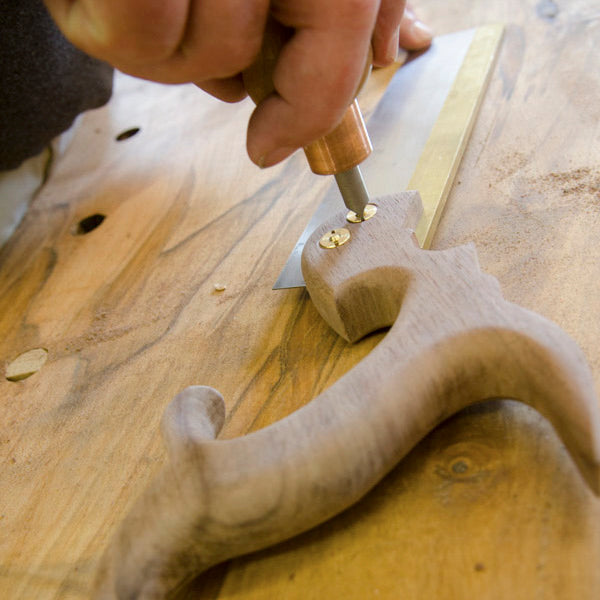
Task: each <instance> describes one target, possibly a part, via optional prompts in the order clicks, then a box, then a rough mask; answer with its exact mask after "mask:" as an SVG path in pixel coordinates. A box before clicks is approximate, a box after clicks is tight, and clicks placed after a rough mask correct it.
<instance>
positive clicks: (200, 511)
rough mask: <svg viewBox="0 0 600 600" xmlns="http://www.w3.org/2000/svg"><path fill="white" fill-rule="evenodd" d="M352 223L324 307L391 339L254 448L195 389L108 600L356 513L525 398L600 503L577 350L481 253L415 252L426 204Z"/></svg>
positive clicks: (355, 329)
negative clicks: (462, 413)
mask: <svg viewBox="0 0 600 600" xmlns="http://www.w3.org/2000/svg"><path fill="white" fill-rule="evenodd" d="M375 203H376V204H377V205H378V213H377V215H376V216H375V217H374V218H372V219H370V220H369V221H365V222H364V223H362V224H360V225H356V226H353V225H347V226H348V228H349V229H350V230H351V236H352V237H351V239H350V241H349V242H348V243H347V244H345V245H343V246H339V247H337V248H334V249H330V250H326V249H323V248H321V247H320V246H319V245H318V240H319V238H320V236H321V235H323V234H324V233H325V232H327V231H328V230H331V229H333V228H334V227H336V226H339V225H342V223H343V222H344V221H343V219H344V217H343V215H339V216H338V217H337V218H336V219H333V220H332V221H330V222H328V223H326V224H324V225H323V226H322V227H321V228H320V229H319V230H318V231H316V232H315V233H314V234H313V236H312V237H311V239H310V240H309V241H308V243H307V245H306V247H305V250H304V254H303V269H304V276H305V279H306V283H307V286H308V288H309V292H310V295H311V298H312V300H313V301H314V303H315V305H316V306H317V308H318V309H319V311H320V313H321V314H322V315H323V317H324V318H325V319H326V320H327V321H328V322H329V324H330V325H332V327H334V329H335V330H336V331H337V332H338V333H339V334H340V335H342V336H344V337H345V338H347V339H349V340H356V339H358V338H360V337H361V336H363V335H365V334H367V333H369V332H370V331H373V330H375V329H379V328H381V327H384V326H388V325H392V324H393V325H392V328H391V329H390V331H389V333H388V334H387V336H386V337H385V338H384V339H383V340H382V341H381V342H380V344H379V345H378V346H377V347H376V348H375V349H374V350H373V351H372V352H371V353H370V354H369V355H368V356H367V357H366V358H365V359H363V360H362V361H361V362H360V363H359V364H358V365H356V366H355V367H354V368H353V369H352V370H350V371H349V372H348V373H346V374H345V375H344V376H343V377H342V378H341V379H340V380H338V381H337V382H336V383H335V384H334V385H333V386H332V387H331V388H329V389H328V390H326V391H324V392H323V393H322V394H320V395H319V396H318V397H317V398H315V399H314V400H313V401H312V402H311V403H310V404H308V405H307V406H305V407H303V408H302V409H300V410H298V411H297V412H295V413H293V414H292V415H290V416H289V417H287V418H285V419H283V420H281V421H279V422H277V423H275V424H273V425H271V426H269V427H266V428H265V429H262V430H260V431H257V432H254V433H251V434H249V435H246V436H244V437H241V438H237V439H233V440H227V441H216V440H214V437H215V436H216V435H217V433H218V431H219V429H220V427H221V424H222V422H223V417H224V405H223V401H222V398H221V396H220V395H219V393H218V392H216V391H215V390H213V389H211V388H206V387H191V388H187V389H186V390H184V391H183V392H182V393H180V394H179V395H178V396H177V397H176V398H175V399H174V400H173V402H172V403H171V404H170V405H169V407H168V408H167V410H166V412H165V415H164V419H163V433H164V437H165V440H166V443H167V447H168V451H169V457H170V458H169V460H168V462H167V464H165V466H164V467H163V469H162V471H161V472H160V474H159V475H158V476H157V478H156V479H155V481H154V482H153V484H152V485H151V486H150V487H149V488H148V489H147V490H146V491H145V492H144V494H143V495H142V496H141V497H140V498H139V500H138V501H137V503H136V504H135V506H134V508H133V509H132V511H131V512H130V514H129V515H128V516H127V517H126V519H125V520H124V522H123V524H122V526H121V528H120V530H119V532H118V534H117V535H116V537H115V538H114V540H113V542H112V544H111V545H110V547H109V548H108V550H107V551H106V553H105V555H104V557H103V561H102V565H101V569H100V571H99V576H98V580H97V590H96V597H97V598H106V599H109V598H163V597H165V596H166V595H167V594H168V593H169V592H170V591H171V590H173V589H175V588H176V587H177V586H178V585H180V584H181V583H182V582H183V581H185V580H187V579H189V578H190V577H192V576H194V575H197V574H198V573H199V572H201V571H202V570H204V569H206V568H208V567H210V566H211V565H213V564H215V563H218V562H220V561H223V560H225V559H228V558H231V557H233V556H236V555H239V554H244V553H247V552H251V551H254V550H258V549H260V548H264V547H266V546H269V545H271V544H274V543H276V542H279V541H281V540H284V539H286V538H289V537H291V536H294V535H296V534H299V533H301V532H303V531H305V530H307V529H309V528H311V527H313V526H315V525H317V524H318V523H321V522H323V521H325V520H326V519H329V518H330V517H332V516H334V515H335V514H337V513H339V512H341V511H342V510H344V509H345V508H347V507H349V506H350V505H351V504H353V503H354V502H356V501H357V500H359V499H360V498H361V497H362V496H363V495H364V494H366V493H367V492H368V491H369V490H370V489H371V488H372V487H373V486H374V485H375V484H376V483H377V482H378V481H379V480H380V479H381V478H382V477H383V476H384V475H385V474H386V473H387V472H388V471H389V470H390V469H391V468H392V467H393V466H394V465H396V463H397V462H398V461H399V460H400V459H401V458H402V457H403V456H405V455H406V454H407V453H408V452H409V451H410V450H411V449H412V448H413V447H414V446H415V445H416V444H417V443H418V442H419V440H421V439H422V438H423V437H424V436H426V435H427V434H428V433H429V432H430V431H431V430H432V429H434V428H435V427H436V426H437V425H438V424H439V423H440V422H441V421H443V420H445V419H446V418H448V417H449V416H451V415H452V414H454V413H456V412H457V411H459V410H461V409H462V408H464V407H466V406H469V405H471V404H474V403H477V402H480V401H482V400H486V399H490V398H512V399H515V400H520V401H522V402H525V403H527V404H529V405H530V406H532V407H534V408H535V409H537V410H538V411H539V412H540V413H542V414H543V415H545V416H546V417H547V418H548V419H549V420H550V421H551V422H552V424H553V425H554V427H555V429H556V431H557V432H558V434H559V435H560V437H561V438H562V440H563V442H564V443H565V445H566V447H567V449H568V451H569V453H570V454H571V456H572V458H573V460H574V461H575V463H576V464H577V466H578V468H579V470H580V472H581V474H582V476H583V478H584V479H585V481H586V482H587V483H588V485H589V486H590V487H591V489H592V490H593V491H594V493H595V494H597V495H598V494H600V414H599V407H598V403H597V399H596V396H595V393H594V383H593V379H592V375H591V372H590V370H589V368H588V367H587V364H586V361H585V359H584V357H583V355H582V353H581V352H580V350H579V349H578V348H577V346H576V345H575V343H574V342H573V341H572V340H571V339H570V338H569V337H568V336H567V334H566V333H564V332H563V331H562V330H561V329H560V328H559V327H557V326H556V325H554V324H553V323H551V322H549V321H547V320H545V319H544V318H542V317H541V316H539V315H537V314H535V313H532V312H530V311H527V310H525V309H523V308H520V307H518V306H516V305H514V304H511V303H509V302H507V301H505V300H504V299H503V298H502V295H501V293H500V289H499V285H498V282H497V281H496V280H495V279H494V278H492V277H490V276H488V275H486V274H484V273H482V272H481V271H480V269H479V265H478V261H477V256H476V252H475V249H474V247H473V246H472V245H469V246H461V247H458V248H453V249H450V250H445V251H441V252H431V251H425V250H421V249H419V248H418V246H417V245H416V244H415V243H414V242H413V236H412V231H411V228H414V226H415V224H416V222H417V219H418V216H419V213H420V211H421V205H420V198H419V196H418V194H417V193H416V192H404V193H401V194H396V195H394V196H387V197H384V198H378V199H376V200H375Z"/></svg>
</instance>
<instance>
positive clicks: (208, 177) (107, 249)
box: [0, 0, 600, 600]
mask: <svg viewBox="0 0 600 600" xmlns="http://www.w3.org/2000/svg"><path fill="white" fill-rule="evenodd" d="M542 4H547V3H540V2H538V0H528V1H526V2H517V1H516V0H507V1H502V2H500V1H493V2H477V3H473V2H466V0H459V1H457V2H453V3H447V2H441V1H440V0H421V1H420V2H419V4H418V9H419V12H420V14H421V15H422V17H423V18H424V19H426V20H428V21H429V22H430V23H431V24H432V26H433V27H434V28H435V30H436V31H437V32H438V33H444V32H448V31H453V30H458V29H463V28H467V27H472V26H475V25H479V24H483V23H488V22H503V23H506V24H507V30H506V34H505V40H504V43H503V46H502V51H501V54H500V57H499V61H498V67H497V69H498V70H497V73H496V74H495V75H494V77H493V78H492V80H491V83H490V88H489V91H488V93H487V95H486V98H485V100H484V102H483V105H482V107H481V112H480V115H479V117H478V120H477V123H476V125H475V127H474V129H473V136H472V138H471V142H470V144H469V146H468V147H467V149H466V152H465V155H464V158H463V162H462V166H461V168H460V169H459V172H458V183H457V184H456V185H455V186H454V188H453V189H452V191H451V192H450V195H449V197H448V202H447V206H446V213H445V216H444V217H443V218H442V220H441V222H440V225H439V229H438V233H437V238H436V239H434V242H433V247H434V248H448V247H452V246H456V245H459V244H462V243H466V242H469V241H475V242H476V245H477V249H478V255H479V259H480V262H481V264H482V268H483V270H484V271H486V272H488V273H490V274H492V275H494V276H495V277H497V278H498V279H499V281H500V283H501V286H502V289H503V292H504V295H505V297H506V298H507V300H509V301H511V302H515V303H517V304H520V305H522V306H524V307H526V308H530V309H532V310H534V311H536V312H538V313H540V314H542V315H544V316H545V317H548V318H550V319H551V320H553V321H555V322H556V323H558V324H559V325H560V326H561V327H562V328H563V329H565V330H566V331H567V332H569V333H570V334H571V336H572V337H573V338H574V339H575V340H576V341H577V343H578V344H579V345H580V346H581V347H582V349H583V351H584V353H585V355H586V356H587V358H588V360H589V362H590V364H591V366H592V371H593V375H594V380H595V382H596V387H597V388H598V387H599V386H598V382H599V381H600V375H599V374H600V348H599V347H598V344H597V340H598V337H599V331H598V327H599V325H598V323H599V322H598V318H597V315H598V314H599V313H600V293H599V290H598V282H599V281H600V263H599V262H598V260H597V256H596V252H595V248H597V247H599V246H600V220H599V219H598V197H597V193H598V192H597V187H598V183H597V182H598V178H599V177H600V174H599V173H598V168H597V165H598V164H600V145H599V144H598V129H597V123H598V122H599V120H600V115H599V114H598V103H597V98H598V96H599V92H600V80H599V78H598V73H599V72H600V64H599V60H600V58H599V56H598V52H597V47H598V44H599V43H600V42H599V40H600V37H599V36H600V29H599V27H600V22H599V21H598V11H597V7H596V5H595V3H594V2H592V1H590V0H573V1H571V2H569V3H566V2H556V3H555V6H556V11H557V13H556V14H555V16H553V17H550V16H548V14H549V12H552V11H549V10H547V9H546V10H542V8H543V7H542ZM361 106H362V108H363V111H364V112H368V110H369V107H368V106H367V105H365V103H364V101H361ZM251 110H252V106H251V104H250V103H243V104H241V105H233V106H229V105H224V104H220V103H218V102H216V101H212V100H210V99H209V98H206V97H205V96H203V95H202V94H201V93H200V92H198V91H197V90H194V89H193V88H184V87H173V88H163V87H161V86H156V87H155V86H152V85H151V84H147V83H143V82H130V83H128V84H127V86H126V87H124V85H123V80H119V82H118V87H117V93H116V95H115V98H114V101H113V102H112V103H111V106H110V107H108V108H106V109H102V110H99V111H94V112H92V113H89V114H87V115H85V116H84V118H83V119H81V121H80V123H79V126H78V128H77V130H76V133H75V135H74V138H73V140H72V142H71V145H70V146H68V147H67V148H66V149H65V151H64V153H62V154H61V155H60V156H59V158H58V159H57V162H56V164H55V168H54V170H53V173H52V175H51V179H50V181H49V184H48V185H47V187H46V189H45V190H44V191H43V192H42V193H41V194H40V195H39V196H38V197H37V199H36V201H35V203H34V205H33V207H32V209H31V211H30V213H29V214H28V216H27V217H26V220H25V222H24V223H23V224H22V226H21V228H20V229H19V230H18V232H17V234H16V236H15V237H14V238H13V240H12V241H11V242H10V243H9V245H8V246H6V247H5V248H4V249H3V250H2V252H1V253H0V331H1V335H0V358H1V360H2V362H3V363H4V364H8V363H10V362H11V361H12V360H13V359H14V358H16V357H17V356H18V355H19V354H21V353H22V352H24V351H27V350H30V349H32V348H40V347H43V348H47V349H48V351H49V354H48V356H49V357H48V361H47V362H46V364H45V365H44V366H43V367H42V369H41V370H40V371H39V372H38V373H36V374H35V375H32V376H31V377H29V378H28V379H25V380H23V381H20V382H9V381H6V380H5V379H4V378H2V380H1V381H0V411H1V418H0V423H1V425H0V460H1V462H2V469H1V470H0V490H2V493H1V494H0V557H1V558H0V595H1V596H2V597H6V598H25V599H29V598H40V599H43V598H61V599H62V598H68V599H71V598H87V597H89V595H90V589H91V584H92V580H93V577H94V573H95V570H96V568H97V565H98V561H99V559H100V556H101V554H102V552H103V550H104V548H105V547H106V544H107V542H108V539H109V538H110V536H111V535H112V534H113V533H114V531H116V527H117V525H118V523H119V522H120V521H121V519H122V517H123V516H124V515H125V514H126V513H127V511H128V510H129V508H130V507H131V505H132V503H133V501H134V499H135V498H137V497H138V495H139V494H140V492H141V491H142V490H143V489H145V488H146V486H147V484H148V482H149V481H150V480H151V479H152V478H153V477H154V475H155V474H156V473H157V472H158V471H159V470H160V468H161V465H162V464H163V462H164V450H163V448H162V444H161V442H160V439H159V433H158V425H159V421H160V416H161V415H162V413H163V411H164V408H165V406H166V405H167V403H168V402H169V401H170V400H171V398H173V397H174V395H175V394H176V393H177V392H178V391H180V390H182V389H184V388H185V387H186V386H188V385H191V384H206V385H210V386H213V387H215V388H217V389H219V390H220V391H221V392H222V393H223V395H224V398H225V403H226V408H227V414H226V419H225V424H224V428H223V431H222V434H221V438H222V439H229V438H231V437H234V436H236V435H239V434H243V433H246V432H247V431H249V430H256V429H260V428H261V427H264V426H266V425H269V424H270V423H273V422H276V421H278V420H279V419H281V418H283V417H285V416H286V415H288V414H290V413H291V412H293V411H294V410H296V409H297V408H299V407H300V406H302V405H304V404H306V403H307V402H308V401H309V400H310V399H312V398H313V397H314V396H316V395H317V394H318V393H320V392H321V391H323V390H324V389H326V388H327V387H328V386H330V385H331V384H332V383H333V382H334V381H336V380H337V379H339V377H340V376H341V375H343V374H344V373H345V372H347V371H348V370H349V369H350V368H351V367H352V366H353V365H355V364H356V363H357V362H358V361H359V360H360V359H361V358H362V357H364V356H366V355H367V354H368V352H369V351H370V350H371V349H372V348H373V347H375V346H376V345H377V343H378V342H379V341H380V340H381V339H382V335H381V334H378V335H374V336H370V337H368V338H366V339H365V340H364V341H362V342H359V343H358V344H357V345H354V346H350V345H348V344H347V343H346V342H344V341H343V340H342V339H341V338H339V336H337V335H336V334H334V333H333V332H332V331H331V330H330V329H329V328H328V326H327V325H326V324H325V323H324V321H322V319H320V317H319V316H318V313H317V312H316V309H315V308H314V306H313V305H312V304H311V302H309V301H308V299H307V295H306V292H303V291H296V290H288V291H280V292H277V293H275V292H272V291H271V289H270V288H271V285H272V283H273V281H274V280H275V278H276V276H277V274H278V273H279V271H280V268H281V267H282V266H283V263H284V261H285V259H286V257H287V256H288V254H289V252H290V250H291V248H292V247H293V245H294V243H295V241H296V239H297V238H298V236H299V235H300V233H301V232H302V230H303V229H304V226H305V224H306V222H307V221H308V219H309V218H310V215H311V214H312V212H313V211H314V208H315V207H316V206H317V204H318V202H319V200H320V199H321V197H322V196H323V195H324V193H325V187H326V186H327V185H328V182H327V181H326V180H324V179H322V178H318V177H315V176H312V175H311V174H310V173H308V169H306V167H305V164H304V157H303V156H294V157H292V159H291V160H289V161H287V162H286V163H285V164H283V165H280V166H278V167H276V168H274V169H272V170H269V171H266V172H263V171H259V170H257V169H255V168H254V167H253V166H252V165H251V164H250V161H249V160H248V159H247V158H246V155H245V149H244V129H245V123H246V120H247V118H248V115H249V114H250V111H251ZM132 126H140V127H141V131H140V133H138V134H137V135H136V136H134V137H132V138H130V139H128V140H125V141H123V142H118V143H117V142H115V139H114V138H115V136H116V135H118V134H119V133H121V132H122V131H124V130H126V129H128V128H130V127H132ZM565 190H566V191H565ZM594 190H595V191H594ZM95 213H102V214H105V215H106V219H105V221H104V222H103V223H102V225H101V226H100V227H98V228H97V229H95V230H94V231H92V232H90V233H88V234H86V235H83V236H75V235H73V234H72V233H71V231H72V230H73V228H74V227H76V225H77V223H78V222H79V221H80V220H81V219H82V218H85V217H87V216H89V215H91V214H95ZM216 282H220V283H224V284H226V285H227V289H226V290H225V291H224V292H221V293H217V292H215V291H214V287H213V286H214V283H216ZM599 523H600V506H599V504H598V502H597V500H596V499H595V498H594V497H593V495H592V494H590V493H589V492H588V491H587V489H586V487H585V486H584V484H583V483H582V481H581V480H580V478H579V475H578V473H577V471H576V469H575V467H574V465H573V463H572V461H571V459H570V458H569V456H568V455H567V454H566V452H565V450H564V448H563V446H562V443H561V441H560V439H559V438H558V437H557V436H556V435H555V434H554V433H553V431H552V429H551V428H550V427H549V425H548V423H547V422H546V421H545V420H544V419H543V418H541V417H538V415H537V413H536V412H534V411H533V410H531V409H530V408H528V407H525V406H522V405H520V404H516V403H511V402H508V401H495V402H491V403H486V404H484V405H482V406H481V407H479V408H476V409H471V410H469V411H467V412H466V413H465V412H463V413H460V414H459V415H458V416H457V417H455V418H453V419H451V420H450V421H447V422H445V423H444V424H443V425H442V426H441V427H440V428H438V429H437V430H436V431H435V432H434V433H433V434H432V435H430V436H428V437H427V438H426V439H425V440H424V441H423V443H421V444H419V445H418V446H417V448H416V449H415V450H414V451H413V452H412V453H411V454H410V455H409V456H408V458H407V459H406V460H405V461H403V462H402V463H401V465H400V466H399V468H398V469H395V470H394V471H393V472H392V473H391V474H390V476H389V477H388V478H386V479H385V480H384V482H383V484H382V485H380V486H378V487H377V488H376V489H375V490H374V491H373V493H371V494H369V495H368V496H367V497H366V498H365V499H364V501H362V502H360V503H359V504H358V505H357V506H356V507H355V508H353V509H351V511H349V512H348V513H346V514H344V515H342V516H341V517H338V518H336V519H335V520H333V521H332V522H331V523H329V524H325V525H324V526H320V527H318V528H317V529H315V530H313V531H310V532H308V533H307V534H304V535H303V536H301V537H300V538H299V539H297V540H294V541H292V542H286V543H284V544H283V545H280V546H278V547H276V548H275V549H273V550H269V551H265V552H263V553H260V554H258V555H255V556H252V557H248V558H244V559H236V560H235V561H233V563H232V564H231V565H230V567H229V569H228V570H227V572H225V570H224V569H223V568H221V569H216V570H212V571H211V572H209V573H207V574H205V575H204V576H202V577H200V578H199V579H198V580H197V581H195V582H194V583H193V584H191V585H190V586H189V588H188V590H186V591H183V592H182V593H181V595H180V596H181V597H182V598H183V597H190V598H195V599H196V598H203V599H204V598H217V597H221V598H244V599H254V598H262V599H264V598H282V597H284V598H288V599H291V600H293V599H294V598H302V599H303V600H304V599H306V598H323V597H333V598H336V597H344V598H349V599H353V598H356V599H361V600H362V599H364V598H389V599H395V598H398V597H407V598H460V597H469V596H473V597H478V598H486V599H500V598H507V597H511V598H516V599H521V598H522V599H527V600H530V599H531V598H536V597H542V598H552V599H554V598H556V599H560V600H564V599H567V600H571V599H573V600H575V599H576V600H581V599H585V600H595V598H596V597H597V591H598V589H600V575H599V571H598V568H597V565H598V561H599V560H600V526H599ZM224 576H225V579H223V577H224Z"/></svg>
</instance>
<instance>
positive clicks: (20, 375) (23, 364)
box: [5, 348, 48, 381]
mask: <svg viewBox="0 0 600 600" xmlns="http://www.w3.org/2000/svg"><path fill="white" fill-rule="evenodd" d="M47 359H48V350H46V348H34V349H33V350H27V352H23V354H19V356H17V358H15V360H13V361H12V362H11V363H10V364H9V365H8V366H7V367H6V372H5V377H6V379H8V381H22V380H23V379H27V378H28V377H30V376H31V375H33V374H34V373H37V372H38V371H39V370H40V369H41V368H42V367H43V366H44V363H45V362H46V360H47Z"/></svg>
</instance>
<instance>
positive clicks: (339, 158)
mask: <svg viewBox="0 0 600 600" xmlns="http://www.w3.org/2000/svg"><path fill="white" fill-rule="evenodd" d="M290 35H291V30H289V29H288V28H286V27H284V26H283V25H281V24H279V23H278V22H277V21H275V20H273V19H271V18H270V19H269V20H268V21H267V24H266V28H265V35H264V36H263V45H262V48H261V50H260V53H259V55H258V57H257V59H256V61H255V62H254V63H253V64H252V66H250V67H249V68H248V69H246V70H245V71H244V73H243V78H244V85H245V86H246V90H247V91H248V94H249V95H250V97H251V98H252V100H254V102H255V103H256V104H258V103H259V102H261V101H262V100H263V99H264V98H266V97H267V96H268V95H270V94H272V93H274V92H275V87H274V85H273V70H274V69H275V64H276V62H277V58H278V57H279V53H280V51H281V48H282V47H283V45H284V44H285V42H286V41H287V40H288V39H289V37H290ZM371 62H372V54H371V53H369V57H368V59H367V63H366V65H365V70H364V72H363V76H362V79H361V81H360V84H359V86H358V89H357V93H358V91H359V90H360V89H361V88H362V86H363V84H364V82H365V80H366V79H367V77H368V75H369V73H370V71H371ZM372 150H373V147H372V145H371V140H370V139H369V134H368V133H367V128H366V127H365V122H364V120H363V117H362V114H361V112H360V107H359V106H358V100H356V99H355V100H354V102H353V103H352V104H351V105H350V106H349V107H348V109H347V110H346V112H345V113H344V116H343V118H342V120H341V122H340V123H339V124H338V125H337V127H336V128H335V129H334V130H333V131H331V132H330V133H328V134H327V135H325V136H323V137H322V138H319V139H318V140H316V141H314V142H312V143H311V144H309V145H308V146H306V147H305V148H304V153H305V154H306V158H307V160H308V164H309V166H310V168H311V170H312V171H313V173H316V174H317V175H335V174H336V173H341V172H343V171H348V170H349V169H351V168H353V167H356V166H357V165H359V164H360V163H362V162H363V160H365V158H367V156H369V154H371V152H372Z"/></svg>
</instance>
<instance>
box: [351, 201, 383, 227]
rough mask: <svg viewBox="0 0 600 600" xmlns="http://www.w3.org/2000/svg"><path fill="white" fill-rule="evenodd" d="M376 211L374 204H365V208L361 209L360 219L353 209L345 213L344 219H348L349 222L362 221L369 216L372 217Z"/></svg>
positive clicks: (366, 219)
mask: <svg viewBox="0 0 600 600" xmlns="http://www.w3.org/2000/svg"><path fill="white" fill-rule="evenodd" d="M376 212H377V207H376V206H375V205H374V204H367V205H366V206H365V210H364V211H363V218H362V219H360V218H359V217H358V215H357V214H356V213H355V212H354V211H353V210H351V211H350V212H349V213H348V214H347V215H346V221H349V222H350V223H362V222H363V221H368V220H369V219H370V218H371V217H374V216H375V213H376Z"/></svg>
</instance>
